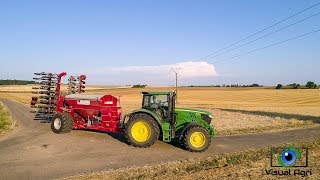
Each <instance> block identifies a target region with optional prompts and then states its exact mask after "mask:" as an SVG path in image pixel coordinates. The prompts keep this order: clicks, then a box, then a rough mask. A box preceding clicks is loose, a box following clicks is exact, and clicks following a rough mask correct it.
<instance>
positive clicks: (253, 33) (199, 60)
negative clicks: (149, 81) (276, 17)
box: [198, 2, 320, 61]
mask: <svg viewBox="0 0 320 180" xmlns="http://www.w3.org/2000/svg"><path fill="white" fill-rule="evenodd" d="M319 4H320V2H318V3H316V4H314V5H312V6H309V7H307V8H306V9H303V10H301V11H299V12H297V13H295V14H293V15H291V16H289V17H287V18H284V19H282V20H281V21H278V22H276V23H274V24H272V25H270V26H268V27H266V28H264V29H262V30H259V31H257V32H255V33H253V34H251V35H249V36H247V37H245V38H243V39H241V40H239V41H236V42H234V43H232V44H230V45H228V46H226V47H224V48H222V49H220V50H218V51H215V52H213V53H210V54H208V55H206V56H204V57H202V58H200V59H199V60H198V61H201V60H204V59H206V58H208V57H210V56H212V55H214V54H217V53H219V52H221V51H223V50H225V49H228V48H229V47H232V46H234V45H236V44H238V43H240V42H242V41H245V40H247V39H249V38H251V37H253V36H255V35H257V34H259V33H261V32H264V31H266V30H268V29H270V28H272V27H274V26H276V25H278V24H280V23H282V22H284V21H286V20H288V19H291V18H293V17H295V16H297V15H299V14H301V13H303V12H305V11H307V10H309V9H311V8H313V7H315V6H318V5H319Z"/></svg>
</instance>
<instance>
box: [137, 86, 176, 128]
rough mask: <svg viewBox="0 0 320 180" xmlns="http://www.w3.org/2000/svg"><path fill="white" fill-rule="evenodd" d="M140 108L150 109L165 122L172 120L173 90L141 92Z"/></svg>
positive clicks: (173, 106) (174, 95) (173, 107)
mask: <svg viewBox="0 0 320 180" xmlns="http://www.w3.org/2000/svg"><path fill="white" fill-rule="evenodd" d="M142 94H143V98H142V109H147V110H150V111H151V112H153V113H155V114H157V115H158V116H159V117H161V119H162V120H163V121H165V122H168V123H170V122H173V121H174V109H175V97H176V94H175V92H142Z"/></svg>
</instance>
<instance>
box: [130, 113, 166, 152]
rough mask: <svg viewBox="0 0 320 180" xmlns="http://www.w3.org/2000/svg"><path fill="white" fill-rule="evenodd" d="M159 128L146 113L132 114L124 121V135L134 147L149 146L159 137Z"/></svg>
mask: <svg viewBox="0 0 320 180" xmlns="http://www.w3.org/2000/svg"><path fill="white" fill-rule="evenodd" d="M159 134H160V130H159V126H158V124H157V123H156V122H155V120H154V119H153V118H152V117H151V116H149V115H148V114H144V113H139V114H134V115H133V116H132V117H131V118H130V119H129V121H128V122H127V123H126V137H127V140H128V142H129V143H130V144H131V145H133V146H135V147H149V146H151V145H153V144H154V143H155V142H156V140H157V139H158V138H159Z"/></svg>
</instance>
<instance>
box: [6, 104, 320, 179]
mask: <svg viewBox="0 0 320 180" xmlns="http://www.w3.org/2000/svg"><path fill="white" fill-rule="evenodd" d="M0 101H2V102H3V103H4V105H5V106H6V107H7V108H8V109H9V112H10V114H11V115H12V117H13V118H14V119H15V120H16V121H17V123H18V125H19V126H18V128H16V129H15V130H14V131H13V132H12V133H11V134H9V135H7V136H5V137H2V138H0V179H53V178H59V177H67V176H71V175H77V174H80V173H86V172H92V171H101V170H108V169H117V168H123V167H132V166H141V165H148V164H156V163H160V162H167V161H174V160H181V159H189V158H195V157H204V156H208V155H212V154H221V153H225V152H235V151H240V150H244V149H248V148H260V147H268V146H273V145H280V144H284V143H291V142H296V141H298V140H311V139H315V138H318V137H319V136H320V131H319V130H320V128H319V127H316V128H309V129H301V130H291V131H284V132H274V133H263V134H254V135H237V136H224V137H216V139H215V140H214V141H213V142H212V144H211V146H210V147H209V149H208V150H207V151H206V152H204V153H191V152H188V151H185V150H183V149H181V148H180V147H177V146H175V145H172V144H167V143H164V142H161V141H158V142H157V143H156V144H155V145H153V146H152V147H150V148H145V149H140V148H135V147H132V146H129V145H127V144H126V143H125V140H124V137H123V136H119V135H115V134H106V133H97V132H90V131H72V132H71V133H69V134H54V133H53V132H52V131H51V129H50V125H49V124H44V123H39V121H35V120H33V114H31V113H30V108H29V107H27V106H25V105H22V104H20V103H17V102H13V101H10V100H6V99H0Z"/></svg>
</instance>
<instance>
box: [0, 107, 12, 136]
mask: <svg viewBox="0 0 320 180" xmlns="http://www.w3.org/2000/svg"><path fill="white" fill-rule="evenodd" d="M12 128H13V121H12V119H11V117H10V116H9V114H8V112H7V111H6V109H5V107H4V106H3V104H2V103H1V102H0V135H1V134H4V133H6V132H8V131H9V130H11V129H12Z"/></svg>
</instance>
